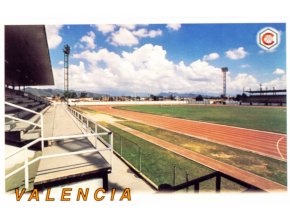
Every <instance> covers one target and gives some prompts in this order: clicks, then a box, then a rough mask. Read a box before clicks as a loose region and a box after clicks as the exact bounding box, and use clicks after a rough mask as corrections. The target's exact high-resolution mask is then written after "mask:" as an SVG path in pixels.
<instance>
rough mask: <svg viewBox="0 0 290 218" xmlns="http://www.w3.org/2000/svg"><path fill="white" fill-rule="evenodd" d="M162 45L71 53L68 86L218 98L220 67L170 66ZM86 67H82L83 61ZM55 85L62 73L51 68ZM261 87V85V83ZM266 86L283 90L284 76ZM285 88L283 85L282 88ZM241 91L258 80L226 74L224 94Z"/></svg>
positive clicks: (200, 64) (253, 86)
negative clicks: (200, 94)
mask: <svg viewBox="0 0 290 218" xmlns="http://www.w3.org/2000/svg"><path fill="white" fill-rule="evenodd" d="M166 54H167V52H166V50H165V49H164V48H163V47H162V46H158V45H152V44H145V45H143V46H141V47H140V48H136V49H135V50H134V51H132V52H122V54H120V55H119V54H117V53H115V52H111V51H109V50H107V49H99V50H98V51H90V50H86V51H83V52H81V53H78V54H74V55H73V58H74V59H75V60H79V61H80V62H79V64H77V65H70V67H71V70H70V72H71V74H70V87H71V88H72V89H77V90H83V89H86V90H88V91H96V92H103V93H104V92H112V91H113V92H115V93H119V94H124V93H127V94H132V93H153V94H158V93H160V92H162V91H171V92H179V93H182V92H193V93H207V94H216V95H220V94H221V93H222V91H223V90H222V84H223V79H222V72H221V69H220V68H217V67H214V66H212V65H210V64H209V63H208V62H206V61H203V60H196V61H193V62H192V63H190V64H185V63H184V62H182V61H181V62H180V63H178V64H175V63H173V62H172V61H170V60H168V59H167V57H166ZM85 61H86V62H87V63H88V64H84V63H86V62H85ZM57 72H59V78H58V77H57V75H55V78H56V79H55V81H56V83H58V82H59V83H60V84H59V86H60V87H62V86H63V70H62V68H60V69H54V74H56V73H57ZM263 85H264V84H263ZM266 85H267V86H268V87H272V86H275V87H277V88H278V87H279V88H280V87H284V86H285V85H286V75H283V76H282V77H281V78H277V79H275V80H273V81H270V82H268V83H267V84H266ZM283 85H284V86H283ZM243 88H246V89H249V88H251V89H258V88H259V81H258V80H257V79H256V78H255V77H254V76H253V75H251V74H249V73H239V74H237V75H236V76H232V75H231V72H228V73H227V92H228V93H231V94H237V93H241V92H242V90H243Z"/></svg>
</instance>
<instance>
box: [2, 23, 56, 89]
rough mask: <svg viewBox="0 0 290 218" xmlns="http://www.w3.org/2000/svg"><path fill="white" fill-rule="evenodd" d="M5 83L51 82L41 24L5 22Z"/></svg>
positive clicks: (43, 31) (44, 33) (45, 83)
mask: <svg viewBox="0 0 290 218" xmlns="http://www.w3.org/2000/svg"><path fill="white" fill-rule="evenodd" d="M5 84H7V85H14V86H34V85H54V80H53V74H52V69H51V62H50V56H49V50H48V44H47V37H46V31H45V26H44V25H7V26H5Z"/></svg>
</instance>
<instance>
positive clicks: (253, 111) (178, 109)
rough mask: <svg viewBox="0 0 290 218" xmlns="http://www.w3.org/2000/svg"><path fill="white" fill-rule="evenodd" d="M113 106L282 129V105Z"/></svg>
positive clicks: (284, 118)
mask: <svg viewBox="0 0 290 218" xmlns="http://www.w3.org/2000/svg"><path fill="white" fill-rule="evenodd" d="M114 108H116V109H123V110H131V111H138V112H144V113H151V114H157V115H164V116H170V117H176V118H183V119H189V120H196V121H204V122H211V123H217V124H224V125H230V126H237V127H243V128H249V129H257V130H264V131H270V132H278V133H286V108H271V107H269V108H262V107H244V106H204V105H202V106H201V105H198V106H197V105H195V106H192V105H181V106H180V105H179V106H178V105H174V106H169V105H136V106H118V107H114Z"/></svg>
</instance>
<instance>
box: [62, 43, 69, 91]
mask: <svg viewBox="0 0 290 218" xmlns="http://www.w3.org/2000/svg"><path fill="white" fill-rule="evenodd" d="M63 53H64V90H63V91H64V92H68V91H69V80H68V68H69V53H70V47H69V45H65V46H64V47H63Z"/></svg>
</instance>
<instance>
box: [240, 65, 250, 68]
mask: <svg viewBox="0 0 290 218" xmlns="http://www.w3.org/2000/svg"><path fill="white" fill-rule="evenodd" d="M240 67H241V68H249V67H251V66H250V65H249V64H241V65H240Z"/></svg>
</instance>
